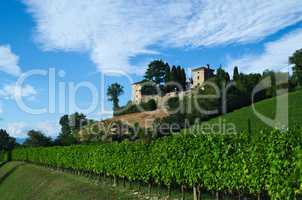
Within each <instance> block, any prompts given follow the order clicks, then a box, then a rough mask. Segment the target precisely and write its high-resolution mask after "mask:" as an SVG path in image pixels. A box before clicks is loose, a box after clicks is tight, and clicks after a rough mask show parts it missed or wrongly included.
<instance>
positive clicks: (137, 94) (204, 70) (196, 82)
mask: <svg viewBox="0 0 302 200" xmlns="http://www.w3.org/2000/svg"><path fill="white" fill-rule="evenodd" d="M213 76H214V70H213V69H211V68H210V66H207V67H198V68H194V69H193V70H192V79H191V83H190V84H189V85H190V86H189V87H188V88H187V91H184V92H182V94H185V93H188V92H190V90H191V89H192V88H195V87H198V86H201V85H202V84H203V83H204V82H205V81H207V80H208V79H209V78H211V77H213ZM144 84H145V82H144V81H139V82H136V83H133V84H132V102H133V103H136V104H138V103H140V102H146V101H148V100H150V99H154V100H156V101H158V102H159V101H161V99H167V98H170V97H173V96H176V95H178V96H179V94H177V93H176V92H171V93H168V94H166V95H165V96H164V97H160V96H159V95H142V93H141V89H142V87H143V85H144ZM166 97H167V98H166Z"/></svg>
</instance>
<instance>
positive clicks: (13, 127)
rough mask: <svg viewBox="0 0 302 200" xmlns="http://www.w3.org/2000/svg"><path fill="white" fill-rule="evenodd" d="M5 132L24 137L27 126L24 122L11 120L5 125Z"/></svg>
mask: <svg viewBox="0 0 302 200" xmlns="http://www.w3.org/2000/svg"><path fill="white" fill-rule="evenodd" d="M6 130H7V132H8V133H9V134H10V135H11V136H13V137H17V138H25V137H26V136H27V131H28V127H27V126H26V123H25V122H12V123H9V124H8V125H7V128H6Z"/></svg>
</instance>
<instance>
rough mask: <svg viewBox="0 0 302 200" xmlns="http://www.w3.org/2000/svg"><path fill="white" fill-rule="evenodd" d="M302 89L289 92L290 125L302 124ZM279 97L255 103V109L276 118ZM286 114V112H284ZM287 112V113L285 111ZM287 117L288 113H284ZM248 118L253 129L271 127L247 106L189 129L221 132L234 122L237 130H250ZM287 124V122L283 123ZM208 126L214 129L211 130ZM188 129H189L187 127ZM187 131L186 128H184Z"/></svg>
mask: <svg viewBox="0 0 302 200" xmlns="http://www.w3.org/2000/svg"><path fill="white" fill-rule="evenodd" d="M278 98H279V99H281V100H282V101H283V100H285V102H286V96H285V95H283V96H279V97H278ZM301 99H302V90H298V91H295V92H291V93H289V94H288V127H294V126H296V125H301V124H302V106H301ZM284 106H285V105H284V104H283V105H281V107H280V109H279V111H280V112H284V110H286V109H285V107H284ZM276 107H277V98H276V97H274V98H270V99H266V100H263V101H260V102H257V103H255V109H256V110H257V112H258V113H259V114H261V115H263V116H266V117H268V118H272V119H273V118H274V117H275V115H276ZM282 114H284V113H282ZM285 114H286V113H285ZM284 117H285V118H286V117H287V115H284ZM248 120H250V124H251V126H250V128H251V131H252V132H253V131H260V130H262V129H271V127H270V126H268V125H267V124H265V123H264V122H263V121H262V120H261V119H259V117H258V116H257V115H256V114H255V112H254V110H253V107H252V106H247V107H244V108H241V109H238V110H235V111H233V112H231V113H227V114H225V115H221V116H219V117H215V118H213V119H211V120H209V121H206V122H202V123H201V124H198V125H195V126H193V127H192V128H190V129H189V130H192V129H196V130H198V131H199V132H200V131H203V132H209V131H211V132H213V131H214V132H221V130H223V129H224V128H228V127H226V126H228V125H230V124H233V125H235V129H236V130H235V132H238V131H239V132H241V131H247V130H248V127H249V125H248ZM283 125H285V124H283ZM208 127H212V128H213V129H211V130H209V128H208ZM187 130H188V129H187ZM184 131H185V130H184Z"/></svg>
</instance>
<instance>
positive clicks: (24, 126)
mask: <svg viewBox="0 0 302 200" xmlns="http://www.w3.org/2000/svg"><path fill="white" fill-rule="evenodd" d="M31 129H34V130H39V131H41V132H43V133H44V134H45V135H47V136H50V137H52V138H55V137H56V136H57V135H58V132H59V126H58V124H57V123H56V122H50V121H42V122H38V123H37V124H35V125H29V124H28V123H26V122H24V121H21V122H11V123H8V124H7V127H6V130H7V131H8V133H9V134H10V135H11V136H13V137H17V138H26V137H27V132H28V131H29V130H31Z"/></svg>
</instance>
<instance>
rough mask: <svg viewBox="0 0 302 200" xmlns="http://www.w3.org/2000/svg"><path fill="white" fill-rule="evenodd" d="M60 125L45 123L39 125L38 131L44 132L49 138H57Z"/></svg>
mask: <svg viewBox="0 0 302 200" xmlns="http://www.w3.org/2000/svg"><path fill="white" fill-rule="evenodd" d="M59 128H60V127H59V125H58V123H57V122H50V121H44V122H40V123H38V124H37V126H36V129H37V130H40V131H42V132H43V133H45V134H46V135H47V136H50V137H52V138H54V137H56V136H57V135H58V133H59Z"/></svg>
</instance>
